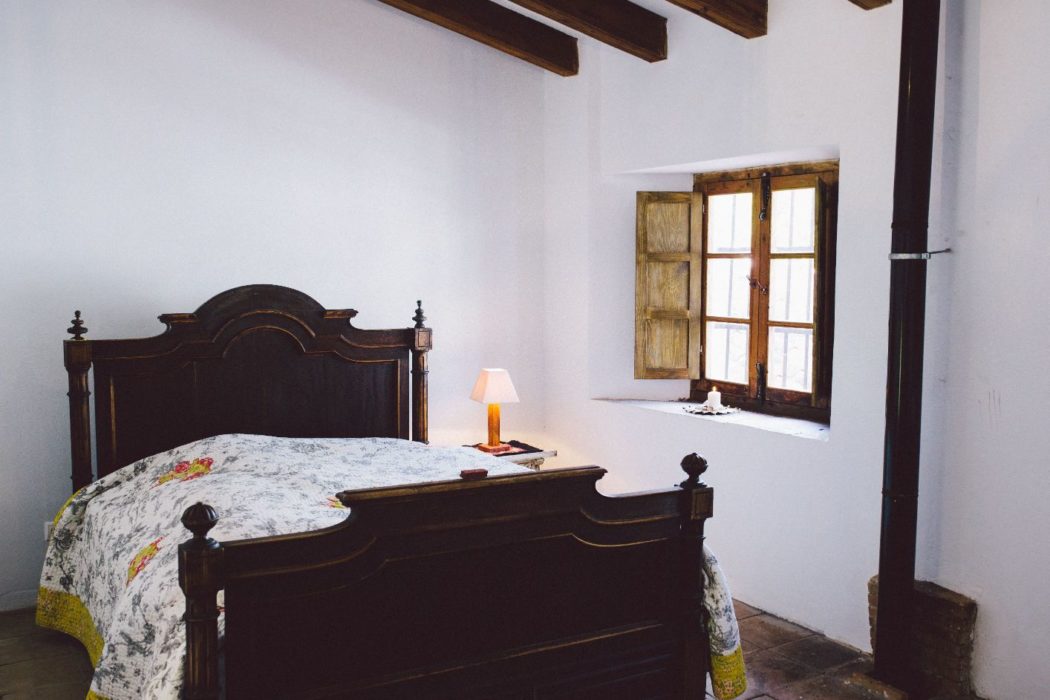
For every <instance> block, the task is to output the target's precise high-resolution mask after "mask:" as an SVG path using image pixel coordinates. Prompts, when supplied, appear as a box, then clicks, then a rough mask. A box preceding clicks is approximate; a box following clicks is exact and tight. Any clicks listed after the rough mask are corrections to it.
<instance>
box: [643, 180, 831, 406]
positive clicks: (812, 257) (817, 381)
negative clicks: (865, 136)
mask: <svg viewBox="0 0 1050 700" xmlns="http://www.w3.org/2000/svg"><path fill="white" fill-rule="evenodd" d="M837 185H838V164H837V163H836V162H822V163H807V164H797V165H787V166H778V167H770V168H761V169H754V170H742V171H734V172H727V173H717V174H701V175H696V176H694V187H693V192H639V193H638V219H637V255H636V268H637V270H636V282H637V288H636V293H635V299H636V308H635V377H636V378H638V379H675V378H678V379H686V378H688V379H691V380H692V382H691V383H690V398H691V399H693V400H697V401H702V400H704V398H706V395H707V392H708V391H709V390H711V389H712V388H713V387H715V386H717V387H718V388H719V390H720V391H721V392H722V393H723V397H724V398H723V400H727V401H729V402H730V403H731V404H732V405H736V406H741V407H743V408H748V409H751V410H757V411H762V412H766V413H778V414H784V415H793V416H799V417H806V418H812V419H817V420H824V421H826V420H828V418H829V415H830V407H831V354H832V341H833V328H832V323H833V320H834V313H833V311H834V284H833V281H834V265H835V222H836V216H835V212H836V199H837V197H836V195H837Z"/></svg>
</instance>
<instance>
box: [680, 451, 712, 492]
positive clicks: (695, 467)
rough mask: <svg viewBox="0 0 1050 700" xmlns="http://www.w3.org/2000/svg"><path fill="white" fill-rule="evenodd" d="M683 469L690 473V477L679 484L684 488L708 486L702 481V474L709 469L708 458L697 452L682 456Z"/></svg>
mask: <svg viewBox="0 0 1050 700" xmlns="http://www.w3.org/2000/svg"><path fill="white" fill-rule="evenodd" d="M682 471H684V472H685V473H686V474H688V475H689V478H688V479H686V480H685V481H683V482H682V483H680V484H678V485H679V486H681V487H682V488H683V489H690V488H697V487H703V486H706V484H704V482H702V481H700V475H701V474H703V473H704V472H706V471H707V460H706V459H704V458H703V457H701V456H700V455H698V454H697V453H695V452H693V453H691V454H687V455H686V456H685V457H683V458H682Z"/></svg>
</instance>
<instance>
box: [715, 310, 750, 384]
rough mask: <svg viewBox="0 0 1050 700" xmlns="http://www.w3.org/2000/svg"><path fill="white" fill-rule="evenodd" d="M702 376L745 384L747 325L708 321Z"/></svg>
mask: <svg viewBox="0 0 1050 700" xmlns="http://www.w3.org/2000/svg"><path fill="white" fill-rule="evenodd" d="M706 343H707V344H706V345H705V347H704V376H705V377H707V378H708V379H713V380H715V381H724V382H735V383H737V384H747V356H748V344H749V342H748V327H747V324H744V323H720V322H718V321H708V323H707V338H706Z"/></svg>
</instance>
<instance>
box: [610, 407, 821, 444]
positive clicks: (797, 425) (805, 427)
mask: <svg viewBox="0 0 1050 700" xmlns="http://www.w3.org/2000/svg"><path fill="white" fill-rule="evenodd" d="M596 400H598V401H608V402H610V403H618V404H623V405H625V406H632V407H634V408H641V409H644V410H647V411H657V412H660V413H671V414H674V415H677V416H682V417H683V418H689V419H693V420H702V421H711V422H714V423H729V424H732V425H743V426H747V427H749V428H757V429H758V430H765V431H768V432H771V433H781V434H783V435H791V436H794V437H800V438H805V439H807V440H819V441H821V442H827V441H828V439H829V438H830V437H831V427H830V426H828V425H827V424H825V423H817V422H815V421H811V420H804V419H802V418H785V417H783V416H769V415H766V414H764V413H754V412H752V411H740V412H738V413H728V414H726V415H722V416H713V415H697V414H693V413H686V412H685V410H683V409H684V408H685V407H686V406H699V405H700V404H699V403H691V402H687V401H646V400H641V399H596Z"/></svg>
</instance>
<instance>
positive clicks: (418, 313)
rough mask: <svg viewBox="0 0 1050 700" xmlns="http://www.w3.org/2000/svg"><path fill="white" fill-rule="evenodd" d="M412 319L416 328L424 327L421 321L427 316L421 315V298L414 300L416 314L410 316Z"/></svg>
mask: <svg viewBox="0 0 1050 700" xmlns="http://www.w3.org/2000/svg"><path fill="white" fill-rule="evenodd" d="M412 320H413V321H415V322H416V326H415V327H416V328H425V326H424V325H423V321H426V320H427V317H426V316H424V315H423V300H422V299H417V300H416V315H415V316H413V317H412Z"/></svg>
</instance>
